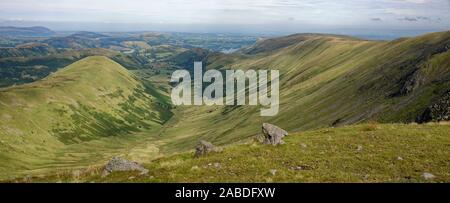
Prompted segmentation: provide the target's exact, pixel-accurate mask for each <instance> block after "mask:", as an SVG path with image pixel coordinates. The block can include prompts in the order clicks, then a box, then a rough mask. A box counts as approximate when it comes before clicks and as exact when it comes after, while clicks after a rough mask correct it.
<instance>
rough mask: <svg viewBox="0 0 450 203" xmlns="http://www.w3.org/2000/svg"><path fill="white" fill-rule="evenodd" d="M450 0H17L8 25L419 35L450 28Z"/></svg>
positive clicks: (8, 9) (6, 10) (7, 7)
mask: <svg viewBox="0 0 450 203" xmlns="http://www.w3.org/2000/svg"><path fill="white" fill-rule="evenodd" d="M449 11H450V0H348V1H345V2H343V1H338V0H327V1H323V0H303V1H297V0H248V1H240V0H210V1H202V0H167V1H156V0H151V1H149V0H129V1H127V2H126V3H124V2H123V1H120V0H95V1H92V0H61V1H57V2H55V1H52V0H41V1H30V0H16V1H1V2H0V26H2V25H12V26H31V25H39V26H44V27H48V28H50V29H52V30H55V31H80V30H86V31H93V32H135V31H147V30H148V31H155V32H186V33H239V34H269V35H287V34H293V33H332V34H342V35H352V36H354V35H356V36H365V35H367V36H389V38H396V37H403V36H415V35H420V34H424V33H428V32H437V31H445V30H450V12H449Z"/></svg>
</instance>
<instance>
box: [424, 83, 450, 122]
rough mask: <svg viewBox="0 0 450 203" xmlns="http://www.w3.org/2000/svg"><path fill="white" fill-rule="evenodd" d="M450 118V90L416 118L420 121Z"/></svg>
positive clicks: (446, 119)
mask: <svg viewBox="0 0 450 203" xmlns="http://www.w3.org/2000/svg"><path fill="white" fill-rule="evenodd" d="M448 120H450V91H448V92H447V93H446V94H444V95H443V96H441V98H440V99H438V100H437V101H435V102H434V103H433V104H431V105H430V106H429V107H428V108H426V109H425V111H424V112H423V113H422V115H420V116H418V117H417V118H416V122H418V123H426V122H430V121H438V122H439V121H448Z"/></svg>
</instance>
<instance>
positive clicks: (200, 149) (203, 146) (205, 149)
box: [194, 140, 222, 157]
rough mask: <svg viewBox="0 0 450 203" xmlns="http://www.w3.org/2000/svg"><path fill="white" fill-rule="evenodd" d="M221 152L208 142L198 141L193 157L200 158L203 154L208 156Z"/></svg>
mask: <svg viewBox="0 0 450 203" xmlns="http://www.w3.org/2000/svg"><path fill="white" fill-rule="evenodd" d="M220 151H222V149H221V148H219V147H216V146H214V145H213V144H211V143H210V142H207V141H205V140H200V142H199V143H198V144H197V146H196V147H195V155H194V156H195V157H200V156H203V155H205V154H208V153H210V152H220Z"/></svg>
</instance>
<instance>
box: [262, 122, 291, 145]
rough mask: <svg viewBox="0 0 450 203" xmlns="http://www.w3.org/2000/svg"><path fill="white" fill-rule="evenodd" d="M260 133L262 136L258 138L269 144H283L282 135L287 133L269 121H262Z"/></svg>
mask: <svg viewBox="0 0 450 203" xmlns="http://www.w3.org/2000/svg"><path fill="white" fill-rule="evenodd" d="M262 133H263V136H264V137H262V139H259V140H260V141H261V142H262V143H264V144H271V145H279V144H284V141H283V137H285V136H287V135H288V132H286V131H285V130H283V129H281V128H280V127H278V126H276V125H272V124H270V123H263V125H262Z"/></svg>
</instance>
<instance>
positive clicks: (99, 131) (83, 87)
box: [0, 56, 172, 176]
mask: <svg viewBox="0 0 450 203" xmlns="http://www.w3.org/2000/svg"><path fill="white" fill-rule="evenodd" d="M169 110H170V104H169V103H168V99H167V97H165V96H164V95H163V94H161V93H158V91H157V90H156V89H154V88H153V87H152V86H150V85H148V84H144V83H141V82H140V81H138V80H137V79H136V77H135V76H134V75H132V74H131V73H129V72H128V71H127V70H126V69H124V68H123V67H122V66H120V65H119V64H117V63H116V62H114V61H112V60H110V59H108V58H106V57H100V56H98V57H87V58H85V59H82V60H80V61H78V62H76V63H74V64H72V65H69V66H67V67H65V68H63V69H61V70H59V71H58V72H56V73H54V74H52V75H50V76H48V77H46V78H44V79H43V80H40V81H38V82H34V83H30V84H25V85H22V86H16V87H11V88H6V89H2V90H1V91H0V117H1V118H2V119H0V128H1V130H0V141H1V142H0V144H1V145H2V147H1V148H0V160H1V161H0V170H1V173H0V174H2V176H4V175H7V174H8V173H10V172H17V171H20V170H21V169H34V168H45V167H46V166H47V165H50V166H52V163H53V164H55V165H62V164H63V163H65V162H67V161H68V162H73V163H74V164H75V165H78V164H82V163H83V159H84V161H85V162H87V163H92V162H91V161H89V157H92V158H96V159H97V158H101V157H102V156H105V155H106V156H107V154H102V153H101V151H102V150H104V149H102V148H100V149H98V148H97V149H96V147H104V148H106V149H107V148H108V146H112V147H113V148H118V149H121V148H120V144H121V143H120V142H119V141H120V138H121V137H126V136H127V135H130V134H134V133H137V132H141V131H151V130H157V129H159V128H160V127H161V126H162V124H164V122H166V121H167V120H168V119H169V118H170V116H171V115H172V114H171V113H170V111H169ZM115 140H116V142H117V143H115ZM86 143H91V144H92V143H99V144H98V146H91V147H88V146H89V144H86ZM102 143H103V144H102ZM114 144H115V145H116V146H114ZM123 145H124V146H123V147H124V148H127V147H126V142H125V143H123ZM76 146H78V147H76ZM70 149H73V151H74V152H75V153H82V152H83V153H86V154H85V155H80V157H78V158H77V155H72V154H70ZM65 150H68V151H65ZM89 152H91V154H89ZM97 153H100V154H101V155H98V154H97ZM11 168H14V171H12V170H11Z"/></svg>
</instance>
